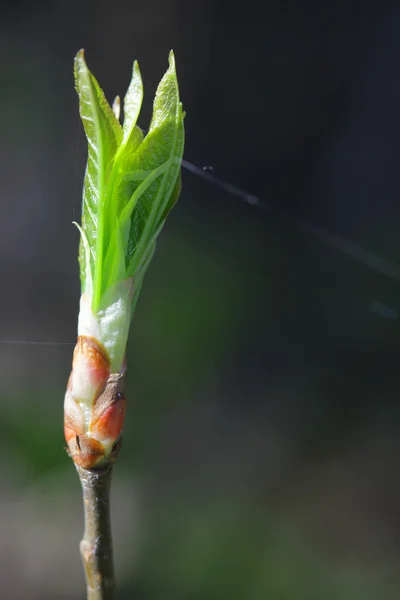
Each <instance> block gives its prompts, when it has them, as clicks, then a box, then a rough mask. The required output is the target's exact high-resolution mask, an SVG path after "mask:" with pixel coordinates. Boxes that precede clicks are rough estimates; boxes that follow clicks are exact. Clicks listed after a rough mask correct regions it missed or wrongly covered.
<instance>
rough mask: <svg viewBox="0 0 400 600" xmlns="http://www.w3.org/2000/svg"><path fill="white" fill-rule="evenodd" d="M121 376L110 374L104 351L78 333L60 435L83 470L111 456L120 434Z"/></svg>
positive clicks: (122, 383)
mask: <svg viewBox="0 0 400 600" xmlns="http://www.w3.org/2000/svg"><path fill="white" fill-rule="evenodd" d="M123 385H124V376H123V374H121V373H110V360H109V358H108V355H107V352H106V350H105V349H104V348H103V346H102V345H101V344H100V343H99V342H98V341H97V340H96V339H94V338H91V337H89V336H79V338H78V341H77V344H76V347H75V350H74V358H73V363H72V371H71V375H70V378H69V381H68V386H67V391H66V394H65V401H64V434H65V439H66V442H67V444H68V451H69V454H70V456H71V458H72V459H73V461H74V462H75V463H76V464H77V465H78V466H79V467H83V468H85V469H91V468H93V467H96V466H99V465H101V464H103V463H105V462H107V460H111V459H112V455H113V450H114V449H115V448H116V446H117V443H118V441H119V439H120V436H121V431H122V426H123V422H124V416H125V408H126V400H125V395H124V390H123Z"/></svg>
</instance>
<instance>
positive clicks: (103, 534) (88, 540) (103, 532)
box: [76, 464, 115, 600]
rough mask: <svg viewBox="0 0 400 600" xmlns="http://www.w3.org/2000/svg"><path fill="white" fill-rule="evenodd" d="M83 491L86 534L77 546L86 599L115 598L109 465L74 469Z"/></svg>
mask: <svg viewBox="0 0 400 600" xmlns="http://www.w3.org/2000/svg"><path fill="white" fill-rule="evenodd" d="M76 470H77V471H78V474H79V479H80V481H81V485H82V491H83V505H84V513H85V531H84V534H83V539H82V541H81V544H80V550H81V555H82V561H83V566H84V569H85V576H86V587H87V600H112V599H113V598H114V588H115V581H114V564H113V550H112V537H111V523H110V486H111V474H112V464H107V465H105V466H104V467H101V468H100V467H99V468H97V469H83V468H82V467H78V466H76Z"/></svg>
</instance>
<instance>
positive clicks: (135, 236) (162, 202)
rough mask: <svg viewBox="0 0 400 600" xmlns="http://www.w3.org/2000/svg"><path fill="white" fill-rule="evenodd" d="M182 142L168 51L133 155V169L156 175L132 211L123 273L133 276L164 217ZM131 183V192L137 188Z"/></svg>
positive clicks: (180, 122)
mask: <svg viewBox="0 0 400 600" xmlns="http://www.w3.org/2000/svg"><path fill="white" fill-rule="evenodd" d="M183 145H184V129H183V113H182V105H181V103H180V101H179V89H178V82H177V78H176V71H175V60H174V55H173V53H172V52H171V54H170V58H169V69H168V70H167V72H166V73H165V75H164V77H163V79H162V80H161V82H160V85H159V86H158V89H157V92H156V97H155V100H154V109H153V118H152V121H151V124H150V128H149V132H148V134H147V136H146V137H145V139H144V141H143V143H142V144H141V145H140V146H139V148H138V150H137V152H136V153H135V157H134V159H135V160H134V164H133V167H134V170H139V171H153V172H155V171H156V170H157V169H160V174H159V176H158V177H157V179H155V180H154V181H153V182H151V185H150V186H149V187H148V188H147V189H146V190H145V191H143V193H141V195H140V197H139V198H138V199H137V201H136V203H135V206H134V208H133V211H132V216H131V225H130V230H129V238H128V246H127V253H126V260H127V273H128V275H130V276H133V277H134V276H135V272H136V270H137V268H138V267H139V265H140V263H141V260H142V257H143V255H144V254H145V253H146V246H147V244H148V243H149V241H150V240H151V239H152V235H153V234H154V232H155V230H156V229H157V228H158V226H159V225H160V223H161V222H162V220H163V218H165V215H166V211H167V208H168V206H169V201H170V199H171V195H173V192H174V189H175V184H176V181H177V179H178V175H179V173H180V167H181V161H182V154H183ZM138 187H139V186H138V182H137V181H133V182H132V194H133V193H134V192H135V190H136V189H137V188H138Z"/></svg>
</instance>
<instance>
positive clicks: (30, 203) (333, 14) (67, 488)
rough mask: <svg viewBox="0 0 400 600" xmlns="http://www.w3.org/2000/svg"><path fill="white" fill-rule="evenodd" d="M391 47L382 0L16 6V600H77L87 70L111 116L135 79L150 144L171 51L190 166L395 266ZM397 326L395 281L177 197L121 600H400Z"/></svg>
mask: <svg viewBox="0 0 400 600" xmlns="http://www.w3.org/2000/svg"><path fill="white" fill-rule="evenodd" d="M399 32H400V5H399V3H398V2H385V1H381V2H380V3H376V2H372V1H371V2H363V3H361V2H360V3H357V2H351V1H350V2H349V1H346V2H345V1H343V0H336V1H335V2H333V1H330V2H326V3H323V2H311V1H309V2H307V1H305V2H294V1H288V2H269V1H267V2H264V3H261V2H260V3H256V2H253V1H252V0H249V1H248V2H246V3H240V4H238V5H237V6H235V5H234V4H233V3H227V2H223V1H219V0H204V1H202V2H200V1H199V2H196V1H192V2H190V1H186V2H185V1H183V0H164V1H162V0H155V1H151V0H148V1H147V2H144V1H142V0H138V1H136V2H127V1H123V0H115V1H114V2H110V1H108V2H105V1H104V0H96V1H95V0H93V1H88V2H84V1H81V2H76V1H75V0H70V1H69V2H62V1H58V2H57V1H47V2H33V1H18V0H15V1H14V2H12V3H11V2H10V3H8V2H2V3H1V8H0V81H1V94H0V123H1V134H0V159H1V160H0V194H1V202H2V211H3V212H2V215H1V220H0V277H1V282H2V284H1V285H2V288H1V291H2V293H1V295H0V315H1V321H0V338H1V339H2V340H10V341H13V342H15V343H13V344H6V343H2V344H0V353H1V383H0V423H1V431H2V434H1V436H0V448H1V452H2V460H1V462H0V477H1V484H0V581H1V585H0V597H1V598H4V599H6V600H17V599H18V600H30V599H32V600H36V599H37V600H39V599H40V600H46V599H49V600H50V599H52V600H54V599H61V600H74V599H76V600H78V599H83V598H84V581H83V574H82V569H81V564H80V557H79V553H78V541H79V539H80V537H81V533H82V526H83V523H82V508H81V497H80V489H79V482H78V479H77V476H76V473H75V472H74V468H73V466H72V463H71V462H70V460H69V459H68V457H67V455H66V453H65V451H64V440H63V435H62V418H63V416H62V404H63V396H64V389H65V385H66V381H67V378H68V375H69V371H70V365H71V357H72V349H73V345H72V343H73V342H74V340H75V337H76V319H77V311H78V301H79V281H78V265H77V260H76V256H77V245H78V232H77V231H76V229H75V228H74V227H73V226H72V224H71V222H72V221H73V220H76V219H79V216H80V205H81V188H82V180H83V170H84V166H85V161H86V143H85V140H84V136H83V132H82V127H81V123H80V120H79V116H78V103H77V97H76V94H75V91H74V84H73V75H72V67H73V58H74V55H75V53H76V52H77V50H79V48H81V47H84V48H85V49H86V58H87V61H88V64H89V67H90V68H91V69H92V71H93V72H94V73H95V75H96V76H97V78H98V79H99V81H100V84H101V86H102V87H103V89H104V90H105V93H106V95H107V97H108V99H109V100H110V101H112V99H113V98H114V96H115V95H116V94H117V93H119V94H121V95H124V93H125V90H126V87H127V85H128V83H129V78H130V74H131V65H132V61H133V59H134V58H137V59H138V61H139V64H140V67H141V71H142V74H143V77H144V85H145V102H144V108H143V111H142V114H141V117H140V121H139V124H140V125H141V126H142V127H143V128H146V127H147V125H148V123H149V119H150V115H151V104H152V98H153V95H154V92H155V89H156V86H157V84H158V82H159V80H160V78H161V76H162V74H163V72H164V71H165V70H166V67H167V57H168V51H169V50H170V48H173V49H174V51H175V55H176V60H177V69H178V77H179V83H180V89H181V96H182V100H183V103H184V107H185V110H186V112H187V117H186V138H187V142H186V151H185V158H186V159H187V160H188V161H191V162H193V163H195V164H196V165H198V166H200V167H204V166H206V167H212V168H213V170H212V174H213V175H215V176H216V177H218V178H221V179H223V180H226V181H229V182H231V183H233V184H235V185H238V186H240V187H242V188H243V189H245V190H247V191H248V192H251V193H253V194H255V195H257V196H258V197H259V198H261V199H263V200H264V201H266V202H267V203H269V204H270V205H272V206H273V207H274V208H275V209H277V210H278V211H286V212H287V211H288V212H289V213H290V214H291V215H293V217H294V218H295V220H296V219H306V220H308V221H310V222H312V223H314V224H316V225H318V226H321V227H324V228H325V229H326V230H328V231H329V232H331V233H334V234H338V235H341V236H343V237H344V238H346V239H347V240H349V241H352V242H354V243H357V244H359V245H361V246H362V247H364V248H365V249H367V250H369V251H371V252H374V253H376V254H377V255H379V256H381V257H383V258H384V259H386V260H388V261H391V262H392V263H396V262H397V261H399V262H400V236H399V233H400V202H399V200H400V182H399V167H398V165H399V159H400V143H399V139H400V110H399V107H400V36H399ZM208 172H210V171H208ZM371 307H374V309H371ZM376 307H379V308H378V309H377V308H376ZM397 314H400V281H396V280H395V279H390V278H388V277H386V276H385V275H382V274H379V273H378V272H376V271H374V270H372V269H369V268H367V267H366V266H364V265H362V264H359V263H358V262H357V261H355V260H353V259H352V258H349V257H347V256H346V255H345V254H343V253H341V252H338V251H337V250H334V249H332V248H329V247H326V246H325V245H324V244H323V243H321V242H320V241H318V240H317V239H315V238H313V237H312V236H309V235H307V234H305V233H304V232H302V231H300V230H299V229H298V228H297V227H296V226H295V223H294V224H293V222H292V223H289V222H288V221H287V220H286V219H281V218H279V217H277V216H274V215H273V214H269V213H268V212H265V211H262V210H260V209H259V208H256V207H253V206H249V205H248V204H246V203H245V202H243V201H241V200H240V199H238V198H236V197H234V196H233V195H232V194H229V193H226V192H224V191H223V190H221V189H220V188H219V187H217V186H215V185H212V184H210V183H208V182H206V181H204V180H202V179H201V178H199V177H196V176H195V175H193V174H191V173H189V172H187V171H185V172H184V173H183V192H182V195H181V199H180V201H179V203H178V205H177V206H176V208H175V209H174V211H173V213H172V214H171V217H170V219H169V221H168V225H167V227H166V228H165V230H164V232H163V234H162V236H161V238H160V241H159V244H158V251H157V253H156V256H155V258H154V260H153V263H152V265H151V268H150V270H149V272H148V275H147V277H146V281H145V286H144V289H143V291H142V295H141V298H140V301H139V305H138V308H137V312H136V314H135V318H134V322H133V325H132V331H131V336H130V341H129V371H128V375H127V385H128V398H129V411H128V416H127V422H126V427H125V434H124V445H123V450H122V452H121V454H120V458H119V461H118V464H117V466H116V468H115V477H114V485H113V492H112V511H113V527H114V541H115V555H116V574H117V579H118V595H117V598H118V599H119V600H123V599H133V598H135V599H136V600H153V599H154V600H159V599H161V598H162V600H189V599H190V600H228V599H229V600H303V599H304V600H314V599H315V600H322V599H323V600H358V599H362V600H378V599H379V600H380V599H382V598H384V599H385V600H391V599H393V600H394V599H395V598H398V597H399V595H400V575H399V570H398V564H399V560H400V513H399V506H400V484H399V475H398V462H399V458H400V456H399V450H400V439H399V433H400V411H399V399H398V395H399V390H400V377H399V359H400V352H399V350H400V326H399V320H398V318H397ZM18 341H47V342H63V343H64V342H67V343H70V345H68V344H66V345H54V346H51V345H48V346H46V345H29V344H23V343H22V344H19V343H17V342H18Z"/></svg>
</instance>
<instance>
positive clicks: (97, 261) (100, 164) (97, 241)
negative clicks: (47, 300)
mask: <svg viewBox="0 0 400 600" xmlns="http://www.w3.org/2000/svg"><path fill="white" fill-rule="evenodd" d="M75 82H76V90H77V92H78V95H79V111H80V115H81V119H82V122H83V126H84V129H85V133H86V137H87V141H88V161H87V166H86V173H85V181H84V189H83V207H82V229H83V231H84V232H85V235H86V238H87V241H88V244H89V248H90V256H91V261H90V264H91V273H92V280H93V309H95V308H96V307H98V305H99V302H100V294H101V285H102V264H103V259H104V241H105V238H106V237H107V235H106V233H107V232H106V231H105V230H106V227H112V226H113V225H114V224H113V223H108V222H107V223H105V218H104V217H105V202H106V187H107V183H108V180H109V177H110V173H111V170H112V166H113V159H114V156H115V153H116V151H117V148H118V145H119V143H120V141H121V139H122V128H121V126H120V124H119V123H118V121H117V119H116V117H115V115H114V113H113V111H112V109H111V107H110V106H109V104H108V102H107V100H106V98H105V96H104V94H103V92H102V90H101V89H100V86H99V84H98V83H97V81H96V79H95V77H94V76H93V75H92V73H91V72H90V71H89V69H88V67H87V65H86V62H85V58H84V52H83V50H81V51H80V52H78V54H77V56H76V58H75ZM79 256H80V265H81V280H82V287H83V290H84V289H85V282H86V276H85V269H86V264H85V259H84V247H83V244H82V243H81V248H80V254H79Z"/></svg>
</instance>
